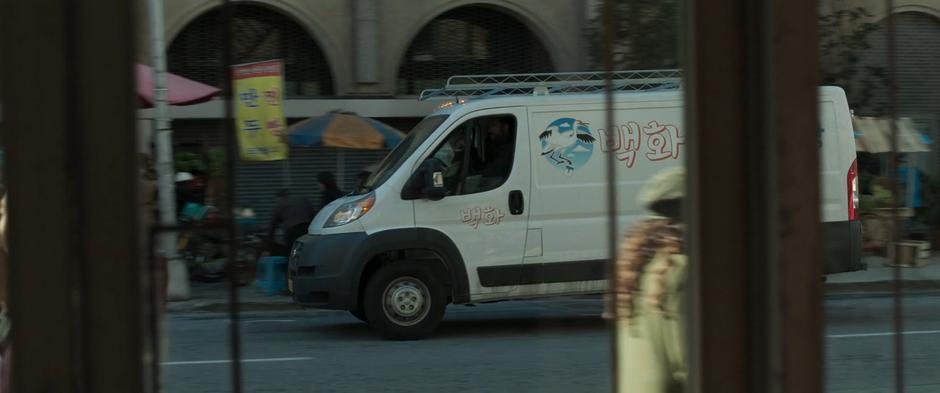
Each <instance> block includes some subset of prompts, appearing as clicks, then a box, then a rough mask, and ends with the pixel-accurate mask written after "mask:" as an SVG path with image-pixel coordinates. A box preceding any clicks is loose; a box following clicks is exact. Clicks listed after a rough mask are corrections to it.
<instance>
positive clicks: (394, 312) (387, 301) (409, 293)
mask: <svg viewBox="0 0 940 393" xmlns="http://www.w3.org/2000/svg"><path fill="white" fill-rule="evenodd" d="M428 295H429V292H428V287H427V286H426V285H424V283H423V282H421V280H419V279H417V278H414V277H399V278H397V279H395V280H394V281H392V282H390V283H389V284H388V286H386V287H385V292H384V294H383V296H382V298H383V302H382V304H383V306H384V307H383V309H384V310H385V316H386V317H387V318H388V319H389V320H390V321H392V322H393V323H395V324H396V325H399V326H412V325H416V324H418V323H421V321H423V320H424V317H426V316H427V315H428V311H429V310H430V305H431V299H430V297H429V296H428Z"/></svg>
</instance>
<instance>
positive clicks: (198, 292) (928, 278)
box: [167, 255, 940, 313]
mask: <svg viewBox="0 0 940 393" xmlns="http://www.w3.org/2000/svg"><path fill="white" fill-rule="evenodd" d="M864 261H865V263H867V264H868V270H861V271H857V272H851V273H838V274H832V275H829V276H827V277H826V284H825V285H826V294H827V295H840V294H862V293H890V292H891V291H892V290H893V289H894V268H893V267H890V266H885V261H886V259H885V258H882V257H865V258H864ZM901 273H902V276H901V277H902V281H903V282H904V289H905V290H915V291H937V292H940V255H932V256H931V257H930V258H929V259H928V261H927V264H926V265H925V266H920V267H905V268H901ZM191 289H192V292H191V297H190V300H186V301H179V302H170V303H169V304H168V305H167V309H168V311H169V312H171V313H184V312H194V311H203V312H224V311H228V300H229V299H228V284H226V283H224V282H222V283H212V284H208V283H201V282H193V283H192V288H191ZM238 302H239V304H240V309H241V310H242V311H264V310H296V309H299V308H300V306H298V305H296V304H294V303H293V301H292V300H291V298H290V296H286V295H266V294H264V293H262V291H261V290H260V289H257V288H256V287H255V285H254V284H251V285H248V286H244V287H241V288H239V289H238Z"/></svg>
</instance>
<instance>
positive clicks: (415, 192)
mask: <svg viewBox="0 0 940 393" xmlns="http://www.w3.org/2000/svg"><path fill="white" fill-rule="evenodd" d="M401 194H402V195H401V196H402V199H405V200H413V199H428V200H432V201H438V200H441V199H444V196H445V195H447V189H446V188H444V164H442V163H441V161H440V160H438V159H436V158H433V157H432V158H428V159H427V160H425V161H424V162H422V163H421V165H420V166H419V167H418V170H417V171H415V173H414V174H412V175H411V179H409V180H408V183H406V184H405V187H404V189H403V190H402V193H401Z"/></svg>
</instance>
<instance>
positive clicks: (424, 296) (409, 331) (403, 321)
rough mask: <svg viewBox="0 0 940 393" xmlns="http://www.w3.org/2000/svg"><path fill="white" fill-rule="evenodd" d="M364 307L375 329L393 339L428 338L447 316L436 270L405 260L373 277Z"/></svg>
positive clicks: (367, 317)
mask: <svg viewBox="0 0 940 393" xmlns="http://www.w3.org/2000/svg"><path fill="white" fill-rule="evenodd" d="M363 296H364V298H363V309H364V311H365V316H366V320H367V321H368V323H369V325H370V326H372V328H373V329H374V330H375V331H376V332H378V333H379V334H381V335H382V336H385V337H386V338H390V339H393V340H415V339H420V338H424V337H427V336H428V335H430V334H431V333H433V332H434V330H435V329H436V328H437V325H438V324H440V322H441V319H443V317H444V307H445V304H444V302H445V300H444V299H445V297H444V293H443V290H442V287H441V284H440V281H439V280H438V279H437V278H436V277H435V275H434V272H433V270H432V269H431V268H430V267H429V266H426V265H424V264H419V263H416V262H410V261H404V262H396V263H392V264H390V265H388V266H385V267H383V268H381V269H379V271H377V272H376V273H375V275H373V276H372V278H371V279H370V280H369V283H368V284H367V285H366V289H365V293H363Z"/></svg>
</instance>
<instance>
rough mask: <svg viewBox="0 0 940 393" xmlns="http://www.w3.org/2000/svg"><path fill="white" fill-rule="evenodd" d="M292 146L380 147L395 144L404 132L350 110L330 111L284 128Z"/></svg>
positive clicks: (376, 148)
mask: <svg viewBox="0 0 940 393" xmlns="http://www.w3.org/2000/svg"><path fill="white" fill-rule="evenodd" d="M287 134H288V142H289V143H290V145H291V146H325V147H345V148H349V149H368V150H381V149H391V148H394V147H395V146H397V145H398V143H399V142H401V140H402V138H404V134H403V133H402V132H401V131H398V130H396V129H394V128H392V127H391V126H389V125H388V124H385V123H382V122H380V121H377V120H373V119H370V118H368V117H363V116H359V115H356V114H353V113H341V112H330V113H326V114H324V115H321V116H315V117H311V118H309V119H306V120H304V121H301V122H298V123H296V124H293V125H291V126H290V128H288V129H287Z"/></svg>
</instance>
